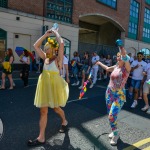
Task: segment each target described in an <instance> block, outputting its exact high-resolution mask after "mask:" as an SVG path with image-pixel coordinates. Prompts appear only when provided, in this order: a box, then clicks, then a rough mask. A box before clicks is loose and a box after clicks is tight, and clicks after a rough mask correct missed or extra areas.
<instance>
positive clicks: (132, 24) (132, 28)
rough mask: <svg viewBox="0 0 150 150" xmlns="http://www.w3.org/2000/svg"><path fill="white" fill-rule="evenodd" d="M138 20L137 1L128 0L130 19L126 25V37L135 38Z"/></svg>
mask: <svg viewBox="0 0 150 150" xmlns="http://www.w3.org/2000/svg"><path fill="white" fill-rule="evenodd" d="M138 20H139V3H138V2H136V1H135V0H131V1H130V20H129V26H128V37H129V38H132V39H137V34H138Z"/></svg>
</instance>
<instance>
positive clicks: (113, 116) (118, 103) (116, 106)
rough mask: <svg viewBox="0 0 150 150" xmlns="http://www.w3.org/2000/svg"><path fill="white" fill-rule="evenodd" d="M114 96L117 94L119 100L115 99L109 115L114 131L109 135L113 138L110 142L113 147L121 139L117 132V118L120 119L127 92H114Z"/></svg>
mask: <svg viewBox="0 0 150 150" xmlns="http://www.w3.org/2000/svg"><path fill="white" fill-rule="evenodd" d="M118 93H119V94H118ZM114 94H115V97H116V95H117V98H115V99H114V101H113V103H112V105H111V108H110V112H109V115H108V118H109V123H110V126H111V129H112V133H111V134H110V135H109V137H110V138H111V140H110V144H111V145H116V144H117V141H118V139H119V133H118V130H117V117H118V114H119V112H120V111H121V108H122V106H123V105H124V101H125V90H120V91H119V92H118V91H117V92H114V93H113V95H114Z"/></svg>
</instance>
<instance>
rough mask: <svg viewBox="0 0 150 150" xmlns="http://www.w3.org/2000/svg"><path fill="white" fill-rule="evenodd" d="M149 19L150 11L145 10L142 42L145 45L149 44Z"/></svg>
mask: <svg viewBox="0 0 150 150" xmlns="http://www.w3.org/2000/svg"><path fill="white" fill-rule="evenodd" d="M149 18H150V9H148V8H145V13H144V26H143V37H142V40H143V41H144V42H147V43H150V19H149Z"/></svg>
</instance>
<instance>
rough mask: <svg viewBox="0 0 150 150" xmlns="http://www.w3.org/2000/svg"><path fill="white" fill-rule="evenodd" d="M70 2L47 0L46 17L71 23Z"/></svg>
mask: <svg viewBox="0 0 150 150" xmlns="http://www.w3.org/2000/svg"><path fill="white" fill-rule="evenodd" d="M72 5H73V1H72V0H59V1H58V0H48V1H47V12H46V15H47V17H48V18H50V19H54V20H59V21H62V22H67V23H71V22H72Z"/></svg>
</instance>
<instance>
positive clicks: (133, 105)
mask: <svg viewBox="0 0 150 150" xmlns="http://www.w3.org/2000/svg"><path fill="white" fill-rule="evenodd" d="M137 104H138V103H137V100H134V102H133V104H132V105H131V108H135V107H136V106H137Z"/></svg>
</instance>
